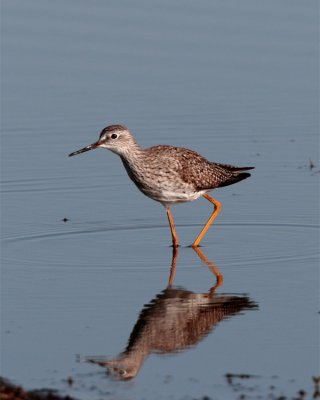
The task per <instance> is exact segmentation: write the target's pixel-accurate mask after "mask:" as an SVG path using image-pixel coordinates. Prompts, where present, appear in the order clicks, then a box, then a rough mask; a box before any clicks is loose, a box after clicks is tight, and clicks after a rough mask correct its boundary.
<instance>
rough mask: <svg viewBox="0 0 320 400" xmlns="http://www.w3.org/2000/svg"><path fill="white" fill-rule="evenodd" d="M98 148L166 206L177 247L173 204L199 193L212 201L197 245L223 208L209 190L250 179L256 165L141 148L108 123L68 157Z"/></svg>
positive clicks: (123, 130)
mask: <svg viewBox="0 0 320 400" xmlns="http://www.w3.org/2000/svg"><path fill="white" fill-rule="evenodd" d="M98 147H101V148H105V149H108V150H111V151H112V152H114V153H116V154H118V155H119V156H120V158H121V160H122V163H123V165H124V167H125V169H126V171H127V173H128V175H129V177H130V178H131V179H132V181H133V182H134V183H135V184H136V186H137V187H138V189H139V190H141V192H142V193H144V194H145V195H146V196H148V197H150V198H151V199H153V200H156V201H158V202H159V203H161V204H162V205H163V206H164V207H165V208H166V212H167V216H168V220H169V224H170V229H171V235H172V245H173V247H177V246H178V237H177V234H176V231H175V228H174V224H173V219H172V215H171V212H170V206H171V205H172V204H176V203H184V202H187V201H192V200H196V199H197V198H199V197H200V196H203V197H204V198H205V199H207V200H209V201H210V202H211V203H212V204H213V206H214V210H213V212H212V214H211V216H210V218H209V219H208V221H207V222H206V224H205V225H204V227H203V229H202V230H201V232H200V233H199V235H198V236H197V238H196V239H195V241H194V242H193V244H192V246H193V247H197V246H198V245H199V243H200V241H201V239H202V238H203V236H204V235H205V233H206V232H207V230H208V228H209V226H210V224H211V223H212V221H213V220H214V219H215V218H216V216H217V215H218V213H219V212H220V209H221V204H220V203H219V202H218V201H217V200H215V199H213V198H212V197H210V196H209V195H208V194H207V192H209V191H211V190H213V189H216V188H219V187H222V186H228V185H232V184H234V183H237V182H240V181H242V180H243V179H246V178H248V177H249V176H250V174H249V173H248V172H244V171H247V170H250V169H253V168H254V167H235V166H233V165H228V164H218V163H214V162H210V161H208V160H206V159H205V158H204V157H202V156H201V155H200V154H198V153H196V152H195V151H192V150H189V149H185V148H182V147H174V146H166V145H159V146H153V147H150V148H147V149H142V148H141V147H140V146H139V145H138V143H137V142H136V141H135V139H134V137H133V136H132V134H131V133H130V132H129V130H128V129H127V128H126V127H124V126H122V125H111V126H107V127H106V128H104V129H103V130H102V131H101V133H100V137H99V140H98V141H97V142H95V143H92V144H89V145H88V146H86V147H84V148H82V149H80V150H77V151H75V152H73V153H71V154H69V156H75V155H76V154H80V153H83V152H85V151H89V150H92V149H96V148H98Z"/></svg>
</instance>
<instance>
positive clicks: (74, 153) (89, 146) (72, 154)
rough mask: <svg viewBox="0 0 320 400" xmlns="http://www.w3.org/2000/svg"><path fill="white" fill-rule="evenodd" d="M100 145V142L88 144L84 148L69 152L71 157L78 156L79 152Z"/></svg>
mask: <svg viewBox="0 0 320 400" xmlns="http://www.w3.org/2000/svg"><path fill="white" fill-rule="evenodd" d="M97 147H99V142H96V143H92V144H89V145H88V146H86V147H84V148H83V149H80V150H77V151H74V152H73V153H70V154H69V157H72V156H76V155H77V154H80V153H84V152H85V151H89V150H93V149H96V148H97Z"/></svg>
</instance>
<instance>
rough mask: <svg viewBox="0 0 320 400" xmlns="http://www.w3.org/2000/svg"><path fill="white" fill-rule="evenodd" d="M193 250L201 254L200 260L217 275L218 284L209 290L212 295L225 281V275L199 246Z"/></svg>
mask: <svg viewBox="0 0 320 400" xmlns="http://www.w3.org/2000/svg"><path fill="white" fill-rule="evenodd" d="M193 250H194V251H195V252H196V253H197V255H198V256H199V258H200V260H201V261H202V262H203V263H204V265H206V266H207V267H208V268H209V269H210V271H211V272H212V273H213V275H214V276H215V277H216V284H215V285H214V286H212V288H211V289H210V291H209V295H210V296H211V295H212V294H213V293H214V291H215V290H216V289H217V288H218V287H219V286H221V285H222V283H223V276H222V274H221V272H220V271H219V269H218V267H217V266H216V265H215V264H214V263H213V262H212V261H211V260H208V259H207V257H206V256H205V255H204V254H203V253H202V252H201V251H200V249H199V247H194V248H193Z"/></svg>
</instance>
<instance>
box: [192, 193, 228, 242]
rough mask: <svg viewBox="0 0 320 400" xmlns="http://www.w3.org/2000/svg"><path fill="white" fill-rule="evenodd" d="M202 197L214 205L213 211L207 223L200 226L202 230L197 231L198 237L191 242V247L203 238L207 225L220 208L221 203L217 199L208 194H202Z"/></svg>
mask: <svg viewBox="0 0 320 400" xmlns="http://www.w3.org/2000/svg"><path fill="white" fill-rule="evenodd" d="M203 197H204V198H205V199H207V200H209V201H210V203H212V204H213V205H214V210H213V213H212V214H211V215H210V218H209V219H208V221H207V223H206V224H205V226H204V227H203V228H202V231H201V232H200V233H199V235H198V237H197V238H196V240H195V241H194V242H193V243H192V247H197V246H198V245H199V243H200V241H201V239H202V238H203V236H204V235H205V233H206V232H207V230H208V228H209V226H210V225H211V224H212V221H213V220H214V219H215V218H216V216H217V215H218V214H219V212H220V210H221V204H220V203H219V202H218V201H217V200H215V199H213V198H212V197H210V196H209V195H208V194H204V195H203Z"/></svg>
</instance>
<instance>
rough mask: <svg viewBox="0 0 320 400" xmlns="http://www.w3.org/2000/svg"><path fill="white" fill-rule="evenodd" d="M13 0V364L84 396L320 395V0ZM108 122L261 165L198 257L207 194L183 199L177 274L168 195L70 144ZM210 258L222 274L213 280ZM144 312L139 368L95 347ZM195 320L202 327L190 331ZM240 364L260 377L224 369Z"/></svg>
mask: <svg viewBox="0 0 320 400" xmlns="http://www.w3.org/2000/svg"><path fill="white" fill-rule="evenodd" d="M1 6H2V15H3V17H2V146H1V149H2V154H1V160H2V169H1V181H2V202H1V203H2V216H1V227H2V263H1V272H2V276H1V296H2V297H1V330H2V333H1V353H2V359H1V375H2V376H5V377H7V378H9V379H11V380H13V381H14V382H17V383H19V384H22V385H23V386H24V387H26V388H41V387H51V388H55V389H58V390H60V391H61V392H62V393H68V394H71V395H74V396H76V397H77V398H78V399H97V398H106V399H107V398H112V399H142V398H145V399H167V398H171V399H182V398H195V397H197V398H200V397H201V396H204V395H209V396H210V397H212V398H214V399H233V398H237V396H239V395H240V394H241V393H245V394H247V393H250V396H251V397H252V398H256V397H257V396H259V395H261V396H267V395H268V394H269V393H270V392H271V393H274V395H276V394H277V395H281V394H285V395H287V396H294V395H295V394H296V393H297V391H298V390H299V389H304V390H306V391H307V392H308V395H309V396H311V395H312V390H313V388H312V380H311V378H312V376H314V375H317V374H319V357H318V356H319V327H318V318H319V314H318V312H319V304H318V294H319V273H318V262H319V191H318V188H319V177H320V173H319V140H318V128H319V126H318V119H317V113H318V78H317V74H318V61H317V60H318V59H317V57H318V54H317V46H318V37H317V30H318V16H317V2H316V1H313V0H311V1H303V2H302V1H298V0H297V1H296V0H293V1H285V0H281V1H278V0H271V1H268V2H256V1H253V0H243V1H241V2H240V1H236V0H231V1H228V2H223V1H206V0H204V1H198V2H192V1H186V0H183V1H177V2H172V1H168V0H166V1H153V2H149V1H145V0H138V1H135V2H132V1H121V2H119V1H116V0H111V1H108V2H105V1H95V2H89V1H83V0H79V1H76V2H75V1H74V2H73V1H69V2H65V1H61V0H58V1H54V2H53V1H49V0H41V1H40V0H29V1H18V0H2V2H1ZM113 123H121V124H124V125H126V126H128V127H129V128H130V130H131V131H132V132H133V133H134V135H135V137H136V139H137V141H138V142H139V143H140V144H141V145H142V146H144V147H147V146H150V145H152V144H161V143H162V144H172V145H177V146H184V147H188V148H193V149H194V150H197V151H198V152H200V153H201V154H203V155H204V156H206V157H207V158H208V159H210V160H212V161H216V162H224V163H232V164H235V165H244V166H246V165H253V166H255V167H256V169H255V170H254V171H253V173H252V177H251V178H250V179H248V180H246V181H244V182H241V183H239V184H237V185H234V186H229V187H226V188H222V189H219V190H217V191H216V192H214V197H215V198H216V199H217V200H219V201H220V202H221V203H222V211H221V213H220V215H219V216H218V218H217V220H216V222H215V223H214V225H213V226H212V227H211V229H210V230H209V231H208V233H207V235H206V236H205V238H204V239H203V241H202V245H203V247H201V248H200V250H201V252H202V254H203V257H204V260H203V261H201V259H200V258H199V257H198V255H197V254H196V253H195V252H194V251H193V250H192V249H191V248H189V247H187V245H189V244H190V243H191V242H192V241H193V240H194V238H195V237H196V235H197V234H198V232H199V231H200V229H201V226H202V224H203V223H204V221H205V220H206V218H207V217H208V216H209V214H210V213H211V208H210V204H209V203H208V202H207V201H206V200H204V199H199V200H197V201H196V202H192V203H188V204H184V205H181V206H180V205H179V206H176V207H173V208H172V213H173V217H174V220H175V223H176V229H177V232H178V235H179V238H180V242H181V245H182V246H181V247H180V248H179V251H178V255H177V258H176V259H175V262H176V268H175V276H174V280H173V286H172V288H171V289H166V288H167V284H168V279H169V275H170V267H171V263H172V248H171V247H170V240H171V238H170V231H169V228H168V224H167V219H166V215H165V210H164V209H163V207H162V206H161V205H159V204H157V203H155V202H153V201H150V200H149V199H148V198H147V197H144V196H143V195H142V194H141V193H140V192H138V191H137V190H136V188H135V187H134V186H133V185H132V183H131V182H130V181H129V179H128V177H127V176H126V172H125V171H124V169H123V167H122V164H121V162H120V161H119V159H117V157H116V156H115V155H114V154H112V153H110V152H107V151H104V150H97V151H92V152H89V153H85V154H83V155H79V156H77V157H74V158H68V157H67V155H68V154H69V153H70V152H71V151H74V150H77V149H78V148H80V147H83V146H85V145H87V144H89V143H92V142H94V141H95V140H96V139H97V137H98V134H99V132H100V130H101V129H102V128H103V127H104V126H106V125H110V124H113ZM313 164H314V165H315V166H314V167H313V168H310V167H312V166H313ZM64 218H65V219H67V221H66V222H64V221H63V219H64ZM213 265H214V266H215V267H213ZM208 267H209V268H208ZM210 268H211V269H210ZM214 268H216V269H214ZM217 271H219V272H217ZM212 272H216V273H219V274H221V276H223V282H222V284H221V285H220V286H219V287H215V286H217V285H216V282H217V279H216V277H215V275H214V274H212ZM220 283H221V282H220ZM210 288H213V289H212V290H211V292H210ZM228 301H230V302H231V306H230V307H231V308H230V309H227V308H226V307H224V304H225V302H228ZM237 302H238V303H239V302H240V305H239V306H238V307H237V306H236V304H237ZM140 313H141V314H140ZM190 313H191V314H190ZM219 313H220V314H219ZM204 314H206V315H207V316H208V318H209V319H210V318H211V320H210V321H209V322H204V321H206V318H204V317H203V315H204ZM190 315H193V317H192V318H193V319H192V318H191V316H190ZM139 316H140V317H139ZM208 318H207V319H208ZM189 320H192V321H194V325H191V328H190V324H189V327H188V326H187V325H188V321H189ZM137 321H138V322H137ZM136 324H137V325H136ZM134 326H136V328H135V331H134V333H133V339H134V340H133V341H134V345H133V348H134V351H135V352H136V353H135V354H136V357H138V356H137V354H138V355H139V354H141V351H142V350H141V348H144V350H143V351H144V352H145V358H144V359H143V360H140V361H141V362H140V365H139V368H140V369H139V370H138V371H136V375H135V377H134V378H133V379H131V380H130V381H127V382H123V381H121V380H117V379H114V377H112V376H111V375H110V374H106V371H107V370H106V368H105V367H101V366H99V365H97V364H92V363H88V362H85V361H86V356H90V357H91V358H90V357H89V358H90V359H93V360H94V361H99V360H100V361H101V360H109V361H110V360H112V359H114V358H116V357H117V356H118V355H119V353H121V352H122V351H124V350H125V348H126V345H127V342H128V339H129V337H130V334H131V332H132V331H133V329H134ZM197 326H198V327H199V332H198V334H196V333H195V330H196V327H197ZM202 326H203V328H201V327H202ZM141 327H142V328H141ZM188 329H189V330H188ZM188 332H189V334H191V333H193V334H194V337H193V339H192V340H191V339H190V338H189V339H187V340H185V341H184V342H183V341H182V342H179V340H180V341H181V337H184V336H186V335H187V334H188ZM151 333H152V335H153V336H152V335H151ZM150 335H151V336H152V337H153V340H154V337H156V339H157V340H158V342H157V343H156V344H155V343H153V344H152V343H151V342H150V337H151V336H150ZM183 335H184V336H183ZM189 336H190V335H189ZM131 337H132V336H131ZM141 343H148V344H144V345H142V344H141ZM141 346H142V347H141ZM143 346H145V347H143ZM148 346H149V347H148ZM129 347H130V346H129ZM130 351H131V350H130ZM130 351H129V352H130ZM139 351H140V353H139ZM156 353H158V354H156ZM79 360H80V361H79ZM228 373H230V374H249V375H253V377H252V378H251V379H238V378H235V379H233V380H231V383H230V381H229V382H228V380H227V379H226V377H225V375H226V374H228ZM68 377H72V379H73V381H74V384H73V385H72V386H71V387H69V386H68V385H67V382H66V380H67V378H68ZM254 396H256V397H254Z"/></svg>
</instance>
